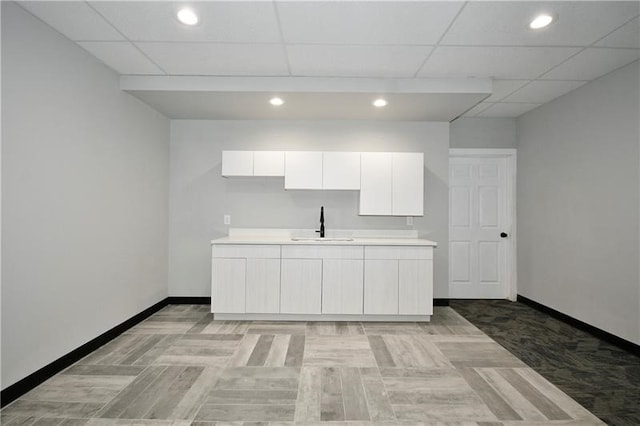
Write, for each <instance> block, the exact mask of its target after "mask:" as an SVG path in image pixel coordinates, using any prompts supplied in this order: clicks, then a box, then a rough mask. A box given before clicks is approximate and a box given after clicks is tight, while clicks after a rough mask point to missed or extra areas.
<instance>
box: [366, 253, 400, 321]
mask: <svg viewBox="0 0 640 426" xmlns="http://www.w3.org/2000/svg"><path fill="white" fill-rule="evenodd" d="M364 313H365V314H370V315H396V314H398V261H397V260H384V259H373V260H366V259H365V261H364Z"/></svg>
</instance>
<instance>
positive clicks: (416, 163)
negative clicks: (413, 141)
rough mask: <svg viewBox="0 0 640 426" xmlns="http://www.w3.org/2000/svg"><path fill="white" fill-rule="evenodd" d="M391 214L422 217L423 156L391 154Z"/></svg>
mask: <svg viewBox="0 0 640 426" xmlns="http://www.w3.org/2000/svg"><path fill="white" fill-rule="evenodd" d="M392 180H393V188H392V197H393V201H392V205H393V208H392V213H393V215H394V216H423V215H424V154H422V153H421V152H394V153H393V179H392Z"/></svg>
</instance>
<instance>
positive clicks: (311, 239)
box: [291, 237, 353, 242]
mask: <svg viewBox="0 0 640 426" xmlns="http://www.w3.org/2000/svg"><path fill="white" fill-rule="evenodd" d="M291 241H327V242H331V241H353V238H317V237H316V238H304V237H294V238H291Z"/></svg>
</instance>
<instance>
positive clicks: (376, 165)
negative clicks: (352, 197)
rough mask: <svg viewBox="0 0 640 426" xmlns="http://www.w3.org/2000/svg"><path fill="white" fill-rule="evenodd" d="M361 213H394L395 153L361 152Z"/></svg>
mask: <svg viewBox="0 0 640 426" xmlns="http://www.w3.org/2000/svg"><path fill="white" fill-rule="evenodd" d="M360 161H361V163H360V214H361V215H390V214H391V213H392V204H391V203H392V200H393V198H392V195H391V191H392V186H393V183H392V179H393V154H392V153H391V152H363V153H361V154H360Z"/></svg>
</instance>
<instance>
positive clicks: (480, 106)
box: [463, 102, 493, 117]
mask: <svg viewBox="0 0 640 426" xmlns="http://www.w3.org/2000/svg"><path fill="white" fill-rule="evenodd" d="M492 105H493V103H489V102H480V103H479V104H478V105H476V106H474V107H473V108H471V109H470V110H468V111H467V112H465V113H464V114H463V117H475V116H476V115H478V113H481V112H482V111H484V110H485V109H487V108H489V107H490V106H492Z"/></svg>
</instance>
